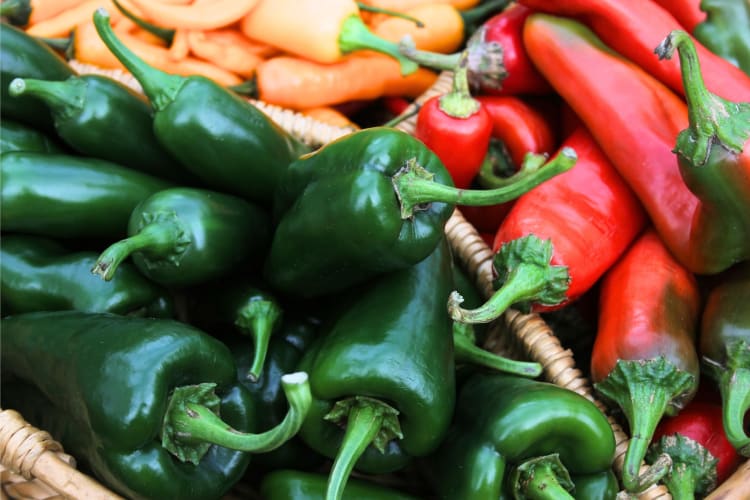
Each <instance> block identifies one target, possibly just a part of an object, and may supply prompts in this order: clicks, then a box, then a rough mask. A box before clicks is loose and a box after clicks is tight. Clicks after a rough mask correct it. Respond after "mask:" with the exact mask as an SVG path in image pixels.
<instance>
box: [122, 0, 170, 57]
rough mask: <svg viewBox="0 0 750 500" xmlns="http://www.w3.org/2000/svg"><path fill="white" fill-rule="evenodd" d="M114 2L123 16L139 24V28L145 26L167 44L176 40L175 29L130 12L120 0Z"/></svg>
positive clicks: (145, 28)
mask: <svg viewBox="0 0 750 500" xmlns="http://www.w3.org/2000/svg"><path fill="white" fill-rule="evenodd" d="M112 3H113V4H115V7H117V10H119V11H120V12H121V13H122V15H123V16H125V17H127V18H128V19H130V20H131V21H133V23H135V25H136V26H138V27H139V28H143V29H144V30H146V31H147V32H149V33H151V34H152V35H155V36H157V37H159V38H160V39H162V40H164V42H166V44H167V46H169V45H172V41H173V40H174V34H175V30H173V29H171V28H163V27H161V26H157V25H155V24H152V23H149V22H147V21H146V20H145V19H142V18H140V17H138V16H136V15H135V14H133V13H132V12H130V11H129V10H128V9H127V8H126V7H125V6H124V5H123V4H121V3H120V2H119V1H118V0H112Z"/></svg>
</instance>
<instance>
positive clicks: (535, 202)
mask: <svg viewBox="0 0 750 500" xmlns="http://www.w3.org/2000/svg"><path fill="white" fill-rule="evenodd" d="M563 145H564V146H568V147H571V148H573V149H575V151H576V152H577V153H578V163H576V166H575V167H574V168H572V169H570V170H569V171H567V172H565V173H564V174H561V175H559V176H558V177H557V178H553V179H549V180H548V181H545V182H544V183H543V184H541V185H539V186H537V187H536V188H534V189H533V190H531V191H529V192H528V193H526V194H525V195H523V196H521V197H520V198H518V199H517V200H516V202H515V204H514V205H513V208H511V210H510V213H508V215H507V216H506V217H505V219H504V220H503V222H502V224H501V225H500V228H499V230H498V231H497V233H496V234H495V239H494V241H493V245H492V247H493V250H494V251H497V250H498V249H499V248H500V247H501V246H502V245H503V244H504V243H506V242H508V241H511V240H514V239H516V238H520V237H521V236H525V235H528V234H531V233H533V234H535V235H537V236H538V237H540V238H542V239H550V240H551V241H552V246H553V249H554V250H553V255H552V263H553V264H555V265H560V266H566V267H567V268H568V273H569V274H570V285H569V287H568V290H567V292H566V297H567V300H566V301H565V302H563V303H561V304H559V305H557V306H553V307H542V306H540V305H538V304H536V305H534V306H532V309H533V310H536V311H543V310H551V309H557V308H560V307H562V306H564V305H566V304H568V303H569V302H570V301H572V300H575V299H577V298H578V297H580V296H581V295H583V294H584V293H585V292H586V291H588V290H589V289H590V288H591V287H592V286H593V285H594V283H595V282H596V281H597V280H598V279H599V278H600V277H601V276H602V275H603V274H604V273H605V271H606V270H607V269H609V268H610V267H611V266H612V265H613V264H614V263H615V261H616V260H617V259H618V258H619V257H620V255H621V254H622V253H623V252H624V251H625V250H626V249H627V247H628V246H629V245H630V244H631V243H632V241H633V240H634V239H635V238H636V236H638V234H639V233H640V232H641V230H642V229H643V228H644V227H645V224H646V216H645V213H644V211H643V208H642V207H641V205H640V203H639V201H638V199H637V198H636V196H635V194H633V192H632V191H631V190H630V188H629V187H628V186H627V184H625V181H623V180H622V178H621V177H620V175H619V174H618V173H617V171H616V170H615V168H614V167H613V166H612V164H611V163H610V162H609V160H608V159H607V157H606V156H605V155H604V153H603V152H602V151H601V149H600V148H599V147H598V146H597V145H596V143H595V142H594V139H593V138H592V137H591V135H590V134H589V133H588V132H587V131H586V129H585V128H579V129H578V130H577V131H576V132H574V133H573V134H572V135H571V136H570V137H569V138H568V139H566V140H565V141H564V143H563Z"/></svg>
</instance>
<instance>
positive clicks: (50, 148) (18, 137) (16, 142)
mask: <svg viewBox="0 0 750 500" xmlns="http://www.w3.org/2000/svg"><path fill="white" fill-rule="evenodd" d="M11 151H30V152H36V153H63V152H65V150H64V148H63V147H62V145H61V144H60V143H59V142H58V141H57V140H56V139H54V138H52V137H51V136H50V135H49V134H45V133H44V132H42V131H40V130H38V129H36V128H34V127H32V126H30V125H25V124H23V123H21V122H18V121H15V120H11V119H7V118H3V119H2V120H0V154H3V153H8V152H11Z"/></svg>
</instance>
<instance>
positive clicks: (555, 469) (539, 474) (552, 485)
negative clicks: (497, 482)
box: [510, 454, 575, 500]
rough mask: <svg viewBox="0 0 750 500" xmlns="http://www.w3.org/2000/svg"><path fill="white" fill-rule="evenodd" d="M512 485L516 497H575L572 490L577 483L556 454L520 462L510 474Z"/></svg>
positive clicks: (545, 499)
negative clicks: (571, 492) (574, 482)
mask: <svg viewBox="0 0 750 500" xmlns="http://www.w3.org/2000/svg"><path fill="white" fill-rule="evenodd" d="M510 487H511V489H512V490H513V494H514V497H515V498H522V499H529V500H565V499H571V500H572V499H574V497H573V496H572V495H571V494H570V491H572V490H573V489H574V488H575V485H574V484H573V481H572V480H571V478H570V474H569V473H568V470H567V469H566V468H565V466H564V465H563V464H562V462H560V458H559V457H558V455H556V454H554V455H546V456H542V457H536V458H532V459H529V460H527V461H526V462H524V463H522V464H520V465H519V466H518V467H516V468H515V469H514V470H513V472H512V473H511V475H510Z"/></svg>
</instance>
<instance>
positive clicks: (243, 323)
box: [188, 280, 283, 382]
mask: <svg viewBox="0 0 750 500" xmlns="http://www.w3.org/2000/svg"><path fill="white" fill-rule="evenodd" d="M196 288H197V289H196V290H192V291H190V292H189V294H188V295H189V296H188V302H189V305H188V310H189V315H190V323H192V324H194V325H196V326H197V327H198V328H200V329H202V330H204V331H208V332H213V331H217V330H219V329H224V328H227V327H228V328H230V329H232V330H236V331H238V332H239V333H241V334H242V335H245V336H247V337H250V338H252V341H253V347H252V348H251V349H249V350H248V353H250V352H252V353H253V356H252V363H249V364H247V372H245V373H243V374H242V377H241V378H245V377H247V378H248V379H249V380H250V381H251V382H257V381H258V379H259V377H260V376H261V372H263V364H264V363H265V359H266V353H267V352H268V344H269V341H270V340H271V335H272V334H273V333H274V331H275V330H276V329H277V327H278V326H279V325H280V324H281V320H282V315H283V309H282V307H281V304H280V303H279V301H278V299H276V297H274V296H273V294H272V293H271V292H269V291H268V290H265V289H264V287H262V286H261V287H259V286H256V285H255V284H253V283H250V282H248V281H246V280H238V281H234V282H232V283H226V282H224V281H220V282H217V283H201V284H200V286H199V287H196Z"/></svg>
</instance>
